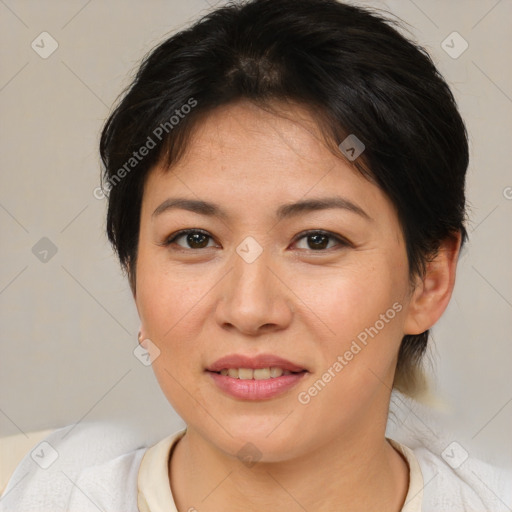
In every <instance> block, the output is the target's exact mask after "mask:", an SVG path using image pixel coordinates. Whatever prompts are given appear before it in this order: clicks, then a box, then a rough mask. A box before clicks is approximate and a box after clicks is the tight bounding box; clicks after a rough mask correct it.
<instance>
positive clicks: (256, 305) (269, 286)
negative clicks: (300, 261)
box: [218, 241, 290, 332]
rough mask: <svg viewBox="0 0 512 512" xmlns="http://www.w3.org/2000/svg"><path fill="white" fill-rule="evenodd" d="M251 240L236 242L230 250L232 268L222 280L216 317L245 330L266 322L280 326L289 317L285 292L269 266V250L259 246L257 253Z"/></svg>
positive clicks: (270, 264)
mask: <svg viewBox="0 0 512 512" xmlns="http://www.w3.org/2000/svg"><path fill="white" fill-rule="evenodd" d="M251 243H252V242H251V241H249V242H248V245H244V244H243V243H242V244H240V246H239V247H238V248H237V251H236V252H235V253H234V254H233V258H232V265H233V267H232V271H231V272H230V273H229V276H227V279H226V280H225V281H224V285H223V292H222V304H221V305H219V308H218V313H219V314H220V317H219V318H218V320H219V321H221V322H222V323H224V324H226V323H229V324H231V325H233V326H235V327H237V328H238V329H239V330H242V331H246V332H256V331H257V330H258V329H259V328H260V327H262V326H264V325H265V326H267V325H268V324H273V325H274V326H275V325H280V326H282V325H283V324H284V323H286V322H287V321H289V319H290V311H289V308H288V307H287V304H286V303H287V300H286V292H285V290H284V289H283V285H282V284H281V283H280V282H279V279H277V278H276V277H275V276H274V274H273V271H272V270H271V268H272V266H273V265H272V261H271V254H270V251H266V250H263V248H261V250H258V252H259V254H257V253H256V252H255V250H256V247H255V246H254V245H253V246H251V245H250V244H251ZM260 247H261V246H260ZM244 249H245V250H244Z"/></svg>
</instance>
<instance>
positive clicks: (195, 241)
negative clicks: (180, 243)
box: [187, 233, 208, 248]
mask: <svg viewBox="0 0 512 512" xmlns="http://www.w3.org/2000/svg"><path fill="white" fill-rule="evenodd" d="M206 238H207V237H206V235H203V234H202V233H189V235H188V236H187V242H188V243H189V244H190V245H191V246H193V247H199V248H202V247H205V246H206V245H207V243H208V242H207V240H206ZM205 241H206V243H204V242H205Z"/></svg>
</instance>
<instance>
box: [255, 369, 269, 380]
mask: <svg viewBox="0 0 512 512" xmlns="http://www.w3.org/2000/svg"><path fill="white" fill-rule="evenodd" d="M254 378H255V379H256V380H263V379H270V368H257V369H256V370H254Z"/></svg>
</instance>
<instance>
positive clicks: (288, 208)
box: [151, 196, 373, 221]
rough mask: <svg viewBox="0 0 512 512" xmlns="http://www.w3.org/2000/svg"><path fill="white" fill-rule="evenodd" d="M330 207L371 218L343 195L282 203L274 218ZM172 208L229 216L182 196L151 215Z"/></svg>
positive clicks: (207, 204) (211, 204)
mask: <svg viewBox="0 0 512 512" xmlns="http://www.w3.org/2000/svg"><path fill="white" fill-rule="evenodd" d="M331 208H340V209H343V210H347V211H350V212H352V213H355V214H357V215H359V216H361V217H363V218H364V219H366V220H370V221H371V220H373V219H372V218H371V217H370V216H369V215H368V214H367V213H366V212H365V211H364V210H363V209H362V208H361V207H360V206H358V205H356V204H355V203H353V202H352V201H350V200H348V199H346V198H344V197H339V196H334V197H323V198H318V199H305V200H302V201H297V202H295V203H287V204H283V205H281V206H280V207H279V208H278V209H277V211H276V218H277V219H278V220H283V219H286V218H290V217H294V216H297V215H300V214H302V213H307V212H313V211H320V210H328V209H331ZM173 209H182V210H188V211H190V212H194V213H198V214H200V215H207V216H209V217H219V218H222V219H227V218H228V217H229V216H228V214H227V213H226V212H225V211H223V210H222V209H221V208H220V206H219V205H217V204H215V203H210V202H208V201H202V200H197V199H187V198H184V197H174V198H173V197H171V198H169V199H166V200H165V201H164V202H163V203H162V204H161V205H160V206H158V207H157V208H156V210H155V211H154V212H153V214H152V215H151V217H153V218H154V217H157V216H158V215H161V214H162V213H164V212H166V211H169V210H173Z"/></svg>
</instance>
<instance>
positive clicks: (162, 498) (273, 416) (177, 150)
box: [67, 0, 507, 512]
mask: <svg viewBox="0 0 512 512" xmlns="http://www.w3.org/2000/svg"><path fill="white" fill-rule="evenodd" d="M101 156H102V160H103V163H104V165H105V172H104V186H105V188H106V189H107V192H108V198H109V205H108V216H107V232H108V236H109V239H110V241H111V243H112V244H113V247H114V248H115V250H116V252H117V255H118V256H119V259H120V262H121V265H122V266H123V268H124V269H125V270H126V273H127V276H128V279H129V282H130V286H131V289H132V292H133V297H134V300H135V303H136V306H137V310H138V313H139V316H140V319H141V331H140V333H139V341H140V343H141V345H142V346H143V347H144V349H145V350H146V351H147V353H148V357H149V358H150V360H151V362H152V366H153V369H154V372H155V375H156V377H157V379H158V382H159V384H160V386H161V388H162V391H163V392H164V394H165V396H166V397H167V399H168V400H169V402H170V404H172V406H173V407H174V409H175V410H176V411H177V412H178V414H179V415H180V416H181V417H182V418H183V419H184V420H185V422H186V424H187V428H186V429H185V430H183V431H181V432H178V433H176V434H173V435H171V436H169V437H168V438H166V439H163V440H162V441H161V442H159V443H157V444H156V445H154V446H152V447H150V448H149V449H146V448H141V449H139V450H136V451H134V452H131V453H129V454H126V455H123V456H122V457H119V458H117V459H114V460H112V461H108V462H106V463H102V464H100V465H98V466H95V467H91V468H87V469H86V470H84V472H83V474H82V476H81V479H80V480H79V481H78V482H77V483H76V485H75V486H74V487H73V489H72V493H71V496H70V497H69V499H68V505H67V506H68V510H72V511H75V510H82V511H83V510H97V509H100V510H124V511H132V510H133V511H135V510H140V511H142V512H161V511H162V512H163V511H176V510H177V511H180V512H184V511H194V510H197V511H201V512H208V511H218V510H225V511H231V510H232V511H235V510H241V509H244V510H254V511H256V510H281V509H283V508H286V509H287V510H290V511H291V510H297V511H299V510H307V511H339V510H350V511H351V512H358V511H368V510H379V511H380V512H397V511H408V512H411V511H423V512H426V511H431V510H432V511H434V510H436V511H438V510H507V509H506V508H504V506H505V501H504V500H505V498H504V497H503V494H500V497H499V498H496V497H494V496H493V495H491V494H490V493H487V494H485V495H483V494H481V492H480V490H479V489H475V488H473V487H472V486H471V485H468V484H467V483H466V482H464V481H463V479H462V478H461V477H460V475H459V474H458V473H457V472H455V471H451V469H450V467H449V466H448V465H447V464H446V463H445V462H444V461H443V459H442V458H441V457H440V454H436V455H437V457H430V458H429V457H424V458H421V457H420V456H419V452H415V451H413V450H412V449H410V448H408V447H407V446H405V445H402V444H400V443H398V442H397V441H393V440H391V439H388V438H387V437H386V435H385V431H386V423H387V418H388V410H389V403H390V395H391V391H392V389H397V390H400V391H402V392H403V393H405V394H408V395H410V396H417V395H418V394H420V393H422V392H423V391H424V389H425V380H424V377H423V375H422V372H421V359H422V355H423V354H424V352H425V349H426V347H427V339H428V332H429V329H430V328H431V327H432V325H434V324H435V322H436V321H437V320H438V319H439V318H440V316H441V315H442V313H443V312H444V310H445V308H446V306H447V304H448V302H449V300H450V296H451V293H452V290H453V286H454V282H455V274H456V265H457V258H458V255H459V252H460V248H461V246H462V244H463V243H464V241H465V239H466V230H465V227H464V218H465V197H464V183H465V173H466V169H467V166H468V144H467V134H466V130H465V127H464V123H463V121H462V119H461V117H460V115H459V113H458V110H457V107H456V104H455V101H454V98H453V96H452V94H451V92H450V90H449V88H448V86H447V84H446V83H445V81H444V80H443V78H442V77H441V76H440V74H439V73H438V71H437V70H436V68H435V66H434V65H433V63H432V61H431V59H430V58H429V56H428V55H427V54H426V52H425V51H424V50H422V49H421V48H419V47H417V46H415V45H414V44H413V43H411V42H409V41H408V40H406V39H405V38H404V37H403V36H402V35H400V34H399V33H398V32H397V31H396V30H395V29H393V28H392V27H391V25H390V23H389V21H386V20H384V19H383V18H381V17H379V16H378V15H377V14H374V13H371V12H370V11H367V10H365V9H362V8H359V7H355V6H351V5H347V4H342V3H339V2H336V1H334V0H293V1H292V0H280V1H275V0H253V1H249V2H245V3H240V4H231V5H229V6H226V7H222V8H219V9H217V10H215V11H214V12H212V13H211V14H209V15H208V16H206V17H205V18H203V19H201V20H200V21H199V22H197V23H196V24H195V25H193V26H192V27H191V28H189V29H187V30H184V31H182V32H180V33H178V34H176V35H174V36H172V37H171V38H169V39H168V40H167V41H165V42H164V43H162V44H161V45H159V46H158V47H157V48H156V49H155V50H154V51H153V52H152V53H151V54H150V55H149V56H148V57H147V58H146V59H145V61H144V62H143V64H142V66H141V68H140V70H139V72H138V74H137V76H136V78H135V80H134V82H133V84H132V86H131V88H130V89H129V90H128V92H127V93H126V94H125V95H124V97H123V98H122V100H121V101H120V103H119V104H118V106H117V107H116V109H115V111H114V112H113V113H112V115H111V116H110V118H109V119H108V121H107V123H106V125H105V128H104V131H103V133H102V138H101ZM432 468H434V469H436V470H437V471H438V472H439V473H440V474H442V475H443V477H442V478H440V479H438V480H437V481H434V482H433V483H432V485H431V486H430V487H428V484H429V481H427V480H426V479H425V474H426V472H427V471H428V470H432ZM484 485H485V482H484ZM500 485H501V484H500ZM482 489H484V486H482ZM443 507H444V508H443Z"/></svg>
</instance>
